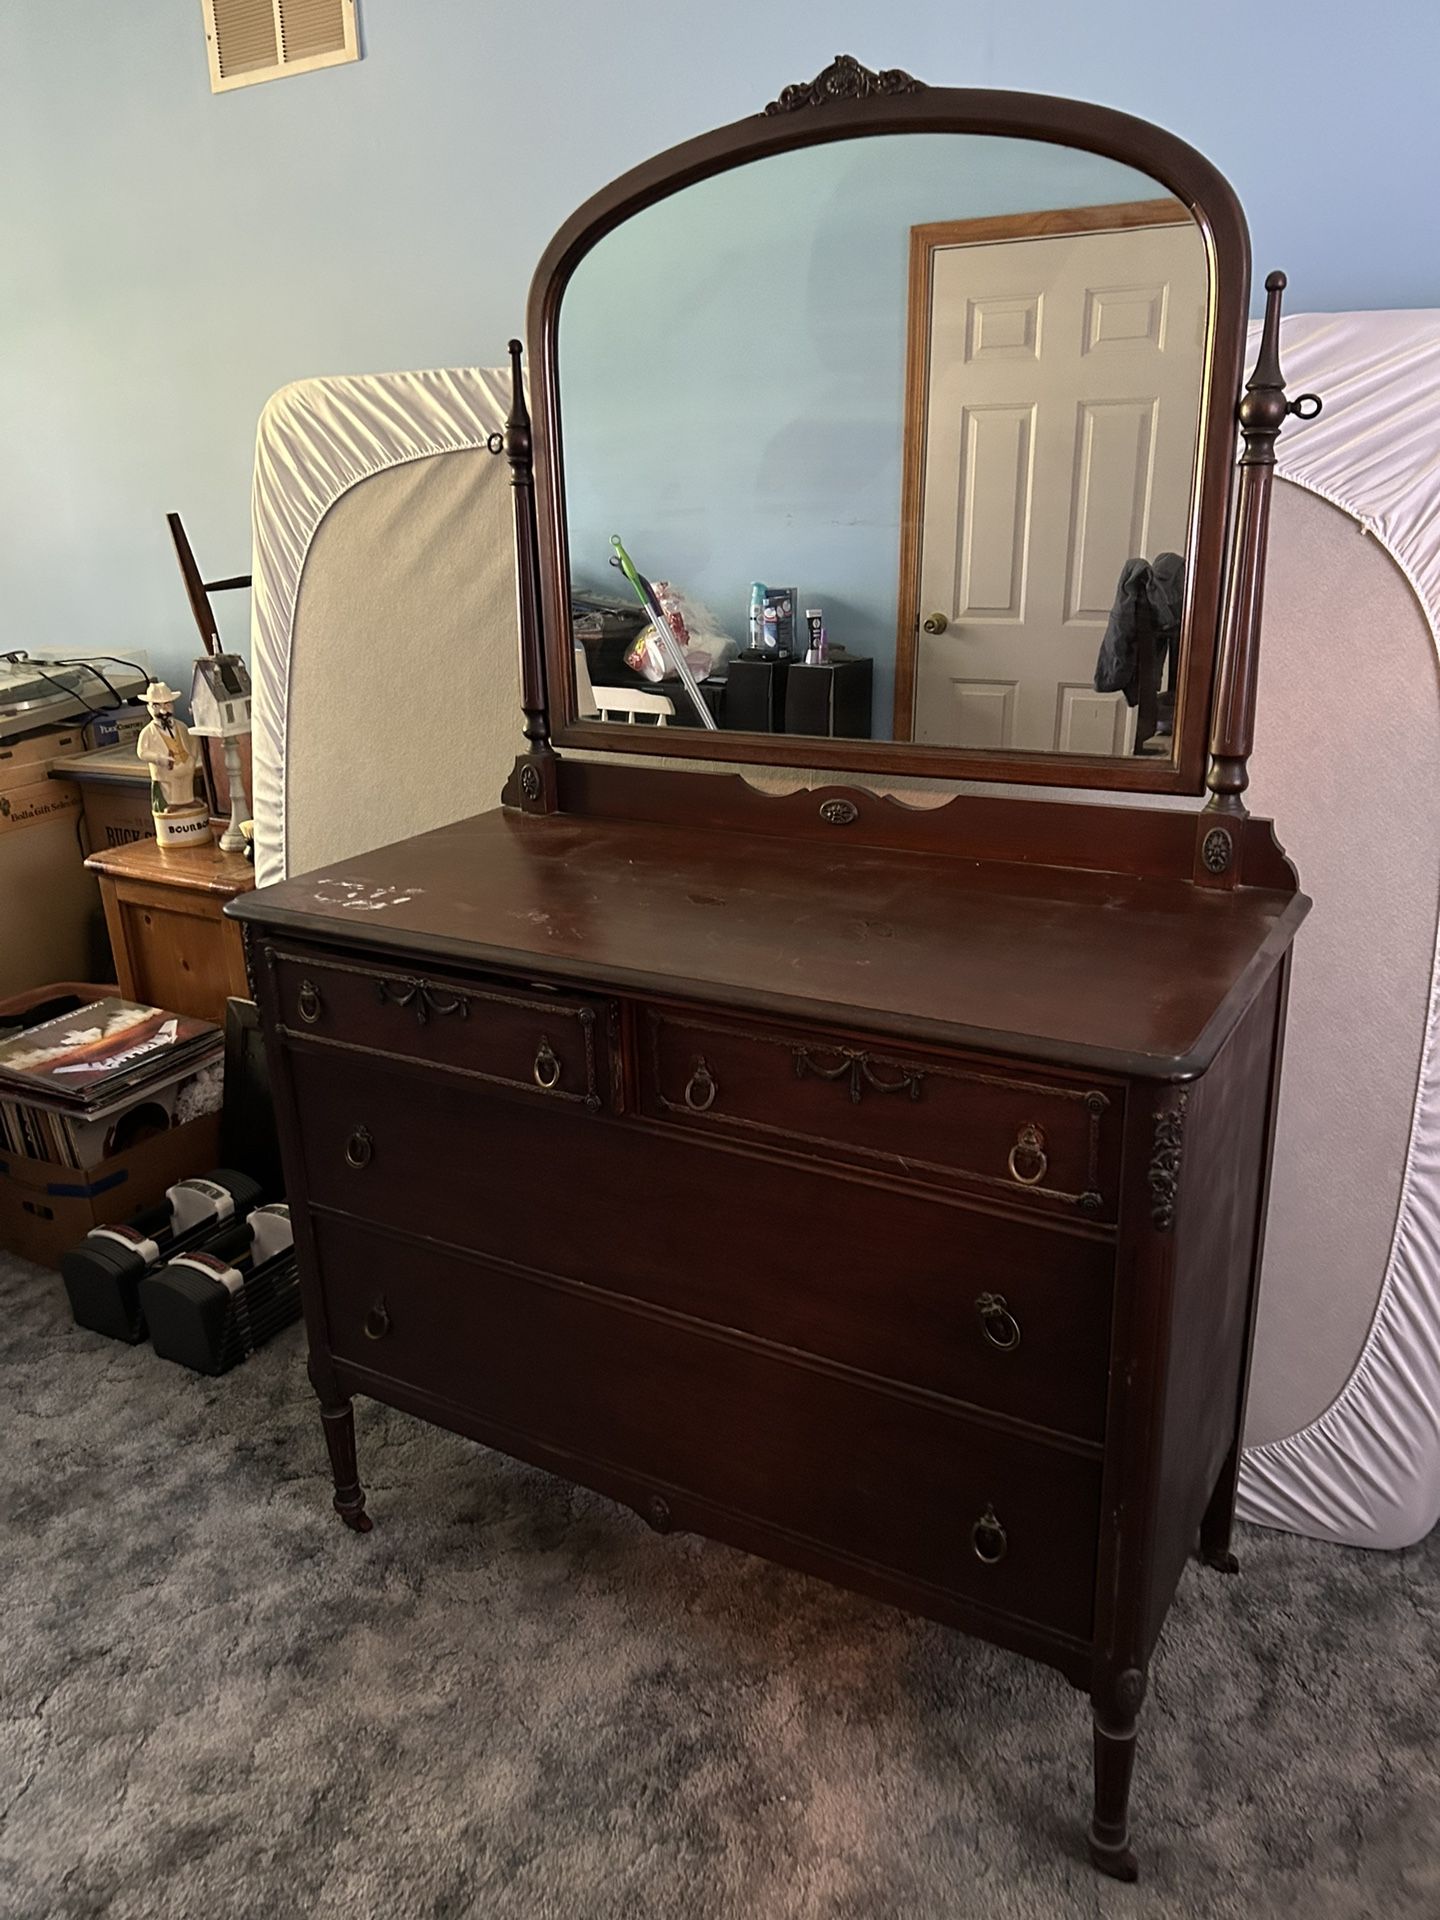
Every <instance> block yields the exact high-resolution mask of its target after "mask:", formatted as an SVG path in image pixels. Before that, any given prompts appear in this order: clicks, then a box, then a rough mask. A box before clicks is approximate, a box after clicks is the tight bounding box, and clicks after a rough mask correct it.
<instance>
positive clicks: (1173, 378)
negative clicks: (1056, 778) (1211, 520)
mask: <svg viewBox="0 0 1440 1920" xmlns="http://www.w3.org/2000/svg"><path fill="white" fill-rule="evenodd" d="M1087 213H1088V214H1090V215H1092V216H1093V217H1094V220H1095V224H1096V226H1097V227H1099V226H1100V224H1101V223H1102V222H1103V223H1104V225H1103V227H1101V230H1098V231H1097V230H1091V231H1085V230H1080V231H1067V232H1060V233H1056V232H1053V231H1044V232H1041V233H1035V232H1034V231H1031V232H1029V233H1021V234H1017V233H1016V231H1015V229H1016V228H1018V227H1023V226H1025V225H1026V224H1029V225H1031V227H1032V228H1033V227H1034V226H1035V225H1045V226H1047V227H1053V226H1054V225H1055V224H1057V223H1068V222H1076V223H1077V224H1078V223H1080V222H1082V221H1083V220H1084V219H1085V216H1086V215H1087ZM1125 220H1128V221H1130V222H1132V223H1133V224H1128V225H1117V224H1115V223H1116V222H1117V221H1125ZM967 224H968V225H969V227H970V229H971V234H972V236H973V235H974V230H976V229H979V232H980V236H981V237H964V236H965V233H966V228H965V227H964V226H962V227H957V228H954V229H948V230H947V229H945V228H940V229H928V230H927V229H917V230H916V235H915V239H916V243H917V246H923V247H924V248H925V252H926V254H927V255H928V259H929V266H930V271H929V273H928V275H927V276H925V280H924V282H922V281H921V279H920V276H919V275H917V276H916V282H915V284H916V285H917V286H923V287H924V292H925V294H927V295H928V306H926V307H925V308H923V309H922V311H921V313H920V314H919V315H918V316H917V315H916V314H915V313H913V312H912V340H914V339H915V338H916V332H915V330H916V329H917V328H918V329H919V338H920V340H921V341H923V344H924V348H925V360H924V380H923V385H922V386H921V389H920V392H921V397H922V403H923V415H922V416H921V417H919V418H917V415H916V412H915V411H914V410H913V408H912V413H911V424H910V431H911V432H912V433H919V434H921V435H923V457H922V460H921V462H920V464H919V471H920V474H921V496H920V501H919V526H920V552H919V563H918V567H917V568H916V571H915V582H916V586H917V589H918V590H917V591H916V592H915V598H914V600H913V601H911V602H910V603H909V604H907V605H906V607H905V612H904V615H903V616H902V618H903V620H904V621H905V622H906V624H908V623H909V620H910V615H911V613H912V611H913V642H912V644H913V663H914V664H913V675H912V677H911V686H912V688H913V721H912V724H913V733H912V735H911V737H913V738H914V739H916V740H920V741H926V742H930V743H933V744H943V745H947V746H957V747H976V748H987V747H988V748H1011V749H1016V750H1023V751H1035V750H1038V751H1050V752H1055V751H1059V752H1065V753H1086V754H1124V753H1128V752H1130V751H1132V748H1133V746H1134V737H1133V736H1134V709H1132V708H1130V707H1128V706H1127V705H1126V702H1125V699H1124V697H1123V696H1122V695H1121V694H1118V693H1097V692H1096V691H1095V690H1094V679H1095V667H1096V657H1097V654H1098V652H1099V648H1100V642H1101V639H1102V637H1103V634H1104V631H1105V627H1106V623H1107V621H1108V619H1109V616H1110V611H1111V607H1112V604H1113V602H1114V598H1115V593H1116V588H1117V584H1118V581H1119V578H1120V573H1121V569H1122V567H1123V565H1124V563H1125V561H1126V560H1127V559H1129V558H1131V557H1142V558H1149V559H1153V558H1154V557H1155V556H1156V555H1157V554H1158V553H1160V552H1163V551H1167V550H1169V551H1174V552H1177V553H1180V554H1183V553H1184V551H1185V543H1186V533H1187V528H1188V523H1189V514H1190V500H1191V492H1192V484H1193V469H1194V453H1195V419H1196V414H1197V410H1198V407H1199V401H1200V391H1201V383H1202V376H1203V371H1204V358H1205V334H1206V320H1207V301H1208V284H1207V272H1206V261H1205V253H1204V248H1203V246H1202V245H1201V244H1199V240H1198V235H1197V232H1196V229H1195V227H1194V225H1193V223H1192V222H1191V221H1190V219H1189V217H1188V215H1186V214H1185V213H1184V211H1183V209H1182V208H1180V206H1179V205H1178V203H1173V202H1165V201H1160V202H1149V203H1141V204H1140V205H1137V206H1134V207H1105V208H1098V209H1089V210H1087V209H1078V210H1071V211H1069V212H1066V213H1061V214H1050V215H1039V216H1034V217H1033V218H1032V219H1031V220H1030V221H1029V222H1028V223H1027V221H1026V218H1025V217H1024V216H1020V217H1019V218H1018V219H1016V220H1013V221H1010V222H1008V223H1007V222H1004V221H985V222H973V223H967ZM1007 224H1008V226H1009V228H1010V234H1009V236H1008V237H1004V229H1005V227H1006V226H1007ZM996 229H1000V230H1001V234H1002V237H994V236H995V230H996ZM926 283H928V284H926ZM914 398H915V389H914V383H913V377H912V402H913V400H914ZM913 458H914V450H913V449H912V450H911V459H912V461H913ZM911 470H912V472H913V471H915V468H914V466H913V465H912V469H911ZM900 638H901V645H902V650H903V647H904V644H905V641H906V638H907V636H906V634H904V633H903V632H902V634H901V636H900ZM905 678H906V676H904V675H903V674H902V675H901V676H900V689H899V690H900V698H901V699H902V700H903V698H904V697H905V690H904V681H905ZM899 704H900V701H899V700H897V706H898V705H899ZM906 717H907V716H906V715H905V714H903V713H901V712H897V716H896V718H897V726H896V732H897V735H899V736H900V737H904V729H905V719H906Z"/></svg>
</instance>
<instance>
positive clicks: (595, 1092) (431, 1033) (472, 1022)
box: [273, 949, 619, 1113]
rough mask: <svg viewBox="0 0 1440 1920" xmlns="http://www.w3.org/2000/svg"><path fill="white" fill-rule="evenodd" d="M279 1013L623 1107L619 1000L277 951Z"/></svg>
mask: <svg viewBox="0 0 1440 1920" xmlns="http://www.w3.org/2000/svg"><path fill="white" fill-rule="evenodd" d="M273 969H274V970H273V979H274V1007H273V1014H274V1017H275V1018H276V1019H278V1021H279V1024H280V1026H281V1027H282V1028H285V1029H288V1030H289V1031H290V1032H291V1033H298V1034H304V1035H306V1036H307V1037H313V1038H315V1039H318V1040H322V1041H324V1040H329V1041H333V1042H335V1043H337V1044H339V1045H342V1046H346V1047H350V1048H361V1049H365V1050H370V1051H374V1052H377V1053H383V1054H389V1055H393V1056H398V1057H400V1058H403V1059H411V1060H423V1061H428V1062H429V1063H430V1064H432V1065H434V1066H436V1067H440V1068H443V1069H446V1070H448V1071H449V1072H451V1073H456V1074H459V1075H462V1076H465V1077H468V1078H470V1079H474V1080H481V1081H485V1082H486V1083H488V1084H489V1085H491V1086H495V1087H500V1088H510V1089H514V1090H516V1091H521V1092H527V1093H536V1092H538V1093H542V1094H545V1095H546V1096H548V1097H549V1098H550V1099H552V1100H572V1101H577V1102H579V1103H580V1104H581V1105H583V1106H584V1107H586V1108H588V1109H589V1111H590V1112H592V1113H595V1112H598V1111H599V1110H600V1108H601V1107H602V1106H604V1105H606V1104H610V1103H611V1102H612V1094H613V1104H614V1106H615V1107H616V1109H617V1110H618V1107H619V1075H618V1073H615V1072H612V1067H611V1059H610V1048H609V1037H608V1036H609V1027H610V1020H609V1012H610V1009H609V1005H608V1003H607V1002H605V1001H603V1000H598V999H597V1000H588V999H586V998H584V997H583V996H581V995H579V994H570V993H548V992H546V991H545V990H544V989H541V988H533V989H522V988H517V989H515V990H514V991H510V990H507V989H502V988H499V987H488V986H486V987H481V986H475V985H472V984H470V983H468V982H463V981H458V980H451V979H445V978H437V977H435V976H434V975H430V974H426V975H419V974H412V973H407V972H405V971H403V970H398V969H390V968H387V967H385V966H382V965H376V966H356V965H354V964H352V963H351V962H350V961H345V960H331V959H328V958H326V959H321V958H318V957H312V956H310V955H308V954H304V953H295V952H286V951H284V950H283V949H279V950H277V951H276V953H275V956H274V962H273Z"/></svg>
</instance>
